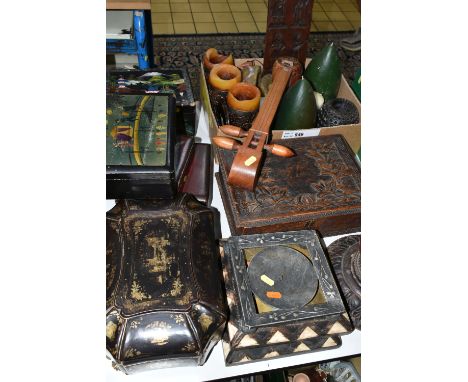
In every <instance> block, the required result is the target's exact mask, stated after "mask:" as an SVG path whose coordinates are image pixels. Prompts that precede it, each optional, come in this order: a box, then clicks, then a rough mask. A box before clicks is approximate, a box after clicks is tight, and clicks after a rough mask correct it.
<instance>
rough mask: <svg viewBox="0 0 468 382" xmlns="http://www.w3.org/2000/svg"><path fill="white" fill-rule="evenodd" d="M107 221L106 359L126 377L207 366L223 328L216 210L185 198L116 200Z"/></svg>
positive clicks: (224, 308)
mask: <svg viewBox="0 0 468 382" xmlns="http://www.w3.org/2000/svg"><path fill="white" fill-rule="evenodd" d="M106 222H107V251H106V259H107V269H106V271H107V272H106V273H107V274H106V278H107V280H106V281H107V288H106V309H107V311H106V347H107V354H108V356H109V357H110V358H111V359H112V360H113V361H114V362H115V366H116V367H117V368H119V369H120V370H122V371H124V372H125V373H127V374H130V373H134V372H137V371H140V370H145V369H151V368H160V367H169V366H184V365H197V364H198V365H202V364H203V363H204V362H205V361H206V358H207V357H208V354H209V353H210V351H211V349H212V348H213V346H214V345H215V344H216V343H217V341H218V340H219V339H220V337H221V335H222V332H223V330H224V327H225V323H226V310H227V308H226V303H225V296H224V293H223V290H222V276H221V268H220V261H219V252H218V247H217V245H216V244H215V233H214V232H215V230H214V224H215V214H214V211H213V210H212V209H210V208H208V207H206V206H204V205H202V204H201V203H200V202H198V201H197V200H196V199H195V198H194V197H193V196H191V195H188V194H181V195H179V196H178V197H177V198H176V199H175V200H160V201H139V202H136V201H119V202H118V203H117V205H116V206H115V207H114V208H113V209H112V210H110V211H109V212H108V213H107V219H106Z"/></svg>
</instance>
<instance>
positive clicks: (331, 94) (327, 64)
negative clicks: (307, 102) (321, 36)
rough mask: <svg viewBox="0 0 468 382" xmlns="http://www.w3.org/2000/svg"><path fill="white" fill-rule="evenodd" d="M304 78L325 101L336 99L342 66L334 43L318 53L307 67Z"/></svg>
mask: <svg viewBox="0 0 468 382" xmlns="http://www.w3.org/2000/svg"><path fill="white" fill-rule="evenodd" d="M304 77H305V78H306V79H307V80H308V81H309V82H310V83H311V84H312V86H313V87H314V89H315V91H317V92H319V93H320V94H322V95H323V98H324V99H325V101H328V100H330V99H333V98H336V96H337V94H338V89H339V88H340V82H341V64H340V59H339V58H338V53H337V51H336V48H335V45H334V44H333V43H330V44H328V45H327V46H325V47H324V48H323V49H322V50H321V51H320V52H319V53H317V55H316V56H315V57H314V58H313V59H312V61H311V62H310V64H309V65H308V66H307V68H306V70H305V72H304Z"/></svg>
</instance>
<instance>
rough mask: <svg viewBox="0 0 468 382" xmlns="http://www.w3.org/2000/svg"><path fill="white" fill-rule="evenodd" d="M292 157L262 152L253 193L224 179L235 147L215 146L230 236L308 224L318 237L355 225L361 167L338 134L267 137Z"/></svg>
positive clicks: (351, 229)
mask: <svg viewBox="0 0 468 382" xmlns="http://www.w3.org/2000/svg"><path fill="white" fill-rule="evenodd" d="M273 142H276V143H279V144H282V145H284V146H287V147H289V148H291V149H293V150H294V151H295V153H296V156H294V157H292V158H281V157H278V156H275V155H272V154H270V153H266V154H265V155H266V158H265V161H264V164H263V167H262V169H261V173H260V177H259V180H258V183H257V187H256V188H255V191H254V192H250V191H246V190H243V189H240V188H234V187H232V186H230V185H229V184H227V178H228V175H229V170H230V168H231V164H232V161H233V158H234V156H235V152H233V151H228V150H224V149H220V148H218V147H215V155H216V156H217V158H218V162H219V173H217V174H216V179H217V181H218V185H219V190H220V193H221V197H222V200H223V204H224V209H225V211H226V215H227V218H228V222H229V227H230V229H231V234H233V235H243V234H252V233H264V232H278V231H288V230H300V229H313V230H317V231H319V232H320V233H321V235H322V236H333V235H339V234H344V233H351V232H356V231H359V230H360V227H361V168H360V166H359V164H358V163H357V161H356V159H355V155H354V153H353V151H352V150H351V148H350V147H349V145H348V144H347V142H346V140H345V139H344V138H343V136H341V135H328V136H319V137H310V138H296V139H285V140H277V141H273Z"/></svg>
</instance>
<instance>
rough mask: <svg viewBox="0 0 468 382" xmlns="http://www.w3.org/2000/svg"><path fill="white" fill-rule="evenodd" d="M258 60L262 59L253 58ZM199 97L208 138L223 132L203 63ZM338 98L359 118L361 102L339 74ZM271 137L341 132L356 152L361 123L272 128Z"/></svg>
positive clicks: (240, 61)
mask: <svg viewBox="0 0 468 382" xmlns="http://www.w3.org/2000/svg"><path fill="white" fill-rule="evenodd" d="M249 60H251V59H246V58H243V59H236V60H235V64H236V66H240V65H242V64H243V63H244V62H245V61H249ZM255 60H258V61H260V62H262V61H263V59H261V58H260V59H258V58H257V59H255ZM309 62H310V58H308V59H307V60H306V66H307V65H308V64H309ZM200 98H201V101H202V105H203V109H204V111H205V118H206V120H207V121H208V124H209V132H210V138H211V137H215V136H217V135H222V136H224V134H223V133H222V132H221V131H220V130H219V128H218V125H217V124H216V119H215V116H214V114H213V111H212V109H211V103H210V97H209V95H208V85H207V81H206V79H205V74H204V70H203V63H202V64H201V66H200ZM338 98H345V99H348V100H350V101H351V102H352V103H353V104H354V105H356V107H357V109H358V111H359V119H360V118H361V103H360V102H359V99H358V98H357V97H356V95H355V94H354V92H353V90H352V89H351V87H350V86H349V85H348V82H347V81H346V79H345V78H344V77H343V76H341V84H340V89H339V91H338ZM271 132H272V138H273V139H287V138H302V137H311V136H316V135H331V134H342V135H343V136H344V137H345V138H346V141H347V142H348V144H349V145H350V146H351V148H352V149H353V151H354V152H355V153H357V152H358V151H359V148H360V147H361V124H360V123H358V124H353V125H340V126H331V127H322V128H318V129H317V128H314V129H306V130H272V131H271Z"/></svg>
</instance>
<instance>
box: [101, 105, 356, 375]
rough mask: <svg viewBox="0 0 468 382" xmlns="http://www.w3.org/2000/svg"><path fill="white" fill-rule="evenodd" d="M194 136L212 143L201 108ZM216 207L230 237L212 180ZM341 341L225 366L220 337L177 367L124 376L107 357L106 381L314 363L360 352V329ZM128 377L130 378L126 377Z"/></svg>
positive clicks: (251, 371) (108, 203)
mask: <svg viewBox="0 0 468 382" xmlns="http://www.w3.org/2000/svg"><path fill="white" fill-rule="evenodd" d="M197 136H198V137H200V138H201V141H202V143H211V142H210V138H209V133H208V123H207V121H206V119H205V115H204V112H203V109H202V112H201V113H200V120H199V124H198V131H197ZM217 171H218V165H217V164H216V163H215V165H214V172H217ZM211 205H212V206H213V207H216V208H217V209H218V211H219V212H220V215H221V231H222V234H223V237H224V238H227V237H230V236H231V232H230V231H229V225H228V222H227V218H226V214H225V212H224V207H223V203H222V201H221V196H220V194H219V189H218V185H217V182H216V181H214V182H213V201H212V203H211ZM106 206H107V209H110V208H112V206H114V201H113V200H107V201H106ZM342 236H346V235H340V236H333V237H326V238H324V242H325V244H326V245H327V246H328V245H329V244H330V243H332V242H333V241H335V240H337V239H338V238H340V237H342ZM341 340H342V345H341V346H340V347H339V348H337V349H330V350H323V351H318V352H309V353H302V354H298V355H291V356H288V357H281V358H276V359H269V360H264V361H257V362H251V363H247V364H242V365H238V366H225V364H224V356H223V349H222V345H221V341H220V342H218V344H217V345H216V346H215V348H214V349H213V351H212V353H211V355H210V356H209V358H208V361H207V362H206V363H205V364H204V365H203V366H187V367H176V368H169V369H159V370H152V371H147V372H142V373H139V374H135V375H131V376H126V375H125V374H123V373H122V372H120V371H116V370H114V369H113V368H112V367H111V362H110V361H109V360H107V363H108V367H107V371H106V380H107V381H112V382H113V381H127V382H128V381H131V382H149V381H154V382H160V381H164V382H172V381H174V382H176V381H177V382H180V381H184V382H202V381H211V380H214V379H221V378H228V377H234V376H237V375H245V374H254V373H259V372H262V371H267V370H274V369H282V368H287V367H292V366H296V365H303V364H309V363H316V362H321V361H326V360H330V359H336V358H343V357H348V356H353V355H357V354H360V353H361V332H360V331H359V330H354V331H353V332H352V333H350V334H348V335H345V336H342V337H341ZM129 378H130V379H129Z"/></svg>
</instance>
